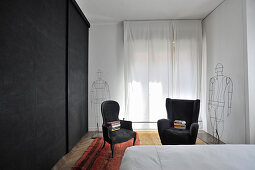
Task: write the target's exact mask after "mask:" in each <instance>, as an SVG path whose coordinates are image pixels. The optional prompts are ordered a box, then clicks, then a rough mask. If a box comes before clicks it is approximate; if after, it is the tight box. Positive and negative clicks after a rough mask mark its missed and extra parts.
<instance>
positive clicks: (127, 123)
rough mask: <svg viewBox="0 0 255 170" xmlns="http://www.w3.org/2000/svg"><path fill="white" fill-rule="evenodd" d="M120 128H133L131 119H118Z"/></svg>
mask: <svg viewBox="0 0 255 170" xmlns="http://www.w3.org/2000/svg"><path fill="white" fill-rule="evenodd" d="M120 128H124V129H128V130H133V128H132V122H131V121H126V120H120Z"/></svg>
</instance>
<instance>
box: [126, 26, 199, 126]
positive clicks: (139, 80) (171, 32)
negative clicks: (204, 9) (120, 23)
mask: <svg viewBox="0 0 255 170" xmlns="http://www.w3.org/2000/svg"><path fill="white" fill-rule="evenodd" d="M184 27H185V28H184ZM199 32H200V33H201V35H202V32H201V22H200V21H187V22H186V21H180V22H179V21H126V22H124V46H125V89H126V93H125V94H126V112H125V117H126V118H127V119H129V120H132V121H134V122H156V121H157V120H158V119H161V118H165V117H166V108H165V100H166V98H167V97H172V98H187V99H194V98H198V97H199V96H198V95H199V93H198V92H199V88H200V83H199V81H200V65H201V64H200V60H201V59H200V58H201V54H200V50H201V49H200V48H201V45H200V43H201V40H200V39H201V37H200V33H199ZM137 128H143V129H145V128H155V124H146V123H145V124H139V125H137Z"/></svg>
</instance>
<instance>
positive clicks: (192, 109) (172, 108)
mask: <svg viewBox="0 0 255 170" xmlns="http://www.w3.org/2000/svg"><path fill="white" fill-rule="evenodd" d="M199 108H200V100H198V99H197V100H181V99H170V98H167V99H166V110H167V117H168V119H170V120H172V121H174V120H185V121H186V128H187V129H189V128H190V125H191V124H192V123H197V122H198V115H199Z"/></svg>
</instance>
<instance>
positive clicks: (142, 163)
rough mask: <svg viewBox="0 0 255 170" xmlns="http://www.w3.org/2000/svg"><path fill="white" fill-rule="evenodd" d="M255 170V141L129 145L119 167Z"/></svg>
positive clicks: (131, 169) (122, 169) (132, 169)
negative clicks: (234, 143) (212, 143)
mask: <svg viewBox="0 0 255 170" xmlns="http://www.w3.org/2000/svg"><path fill="white" fill-rule="evenodd" d="M154 169H155V170H158V169H159V170H255V145H163V146H133V147H129V148H127V149H126V151H125V154H124V157H123V159H122V162H121V166H120V170H154Z"/></svg>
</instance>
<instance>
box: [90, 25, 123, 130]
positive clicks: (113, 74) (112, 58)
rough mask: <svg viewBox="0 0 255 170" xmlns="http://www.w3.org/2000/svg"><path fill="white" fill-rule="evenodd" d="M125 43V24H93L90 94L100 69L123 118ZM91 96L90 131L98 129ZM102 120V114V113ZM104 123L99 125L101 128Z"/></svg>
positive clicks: (91, 30) (91, 32) (91, 34)
mask: <svg viewBox="0 0 255 170" xmlns="http://www.w3.org/2000/svg"><path fill="white" fill-rule="evenodd" d="M123 48H124V42H123V24H122V23H106V24H92V25H91V28H90V33H89V92H90V88H91V85H92V83H93V81H95V80H96V79H97V71H98V69H100V70H102V72H103V75H102V78H103V79H104V80H105V81H106V82H108V84H109V87H110V96H111V99H112V100H116V101H118V103H119V104H120V116H119V118H122V117H123V113H124V111H125V110H124V109H125V107H124V106H125V105H124V99H125V98H124V93H125V91H124V63H123V62H124V49H123ZM90 102H91V99H90V96H89V115H88V117H89V131H93V130H95V129H96V123H95V122H96V121H95V120H96V117H95V115H94V113H93V112H92V111H91V103H90ZM100 119H102V117H101V113H100ZM101 126H102V123H101V122H100V123H99V127H100V128H101Z"/></svg>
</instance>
